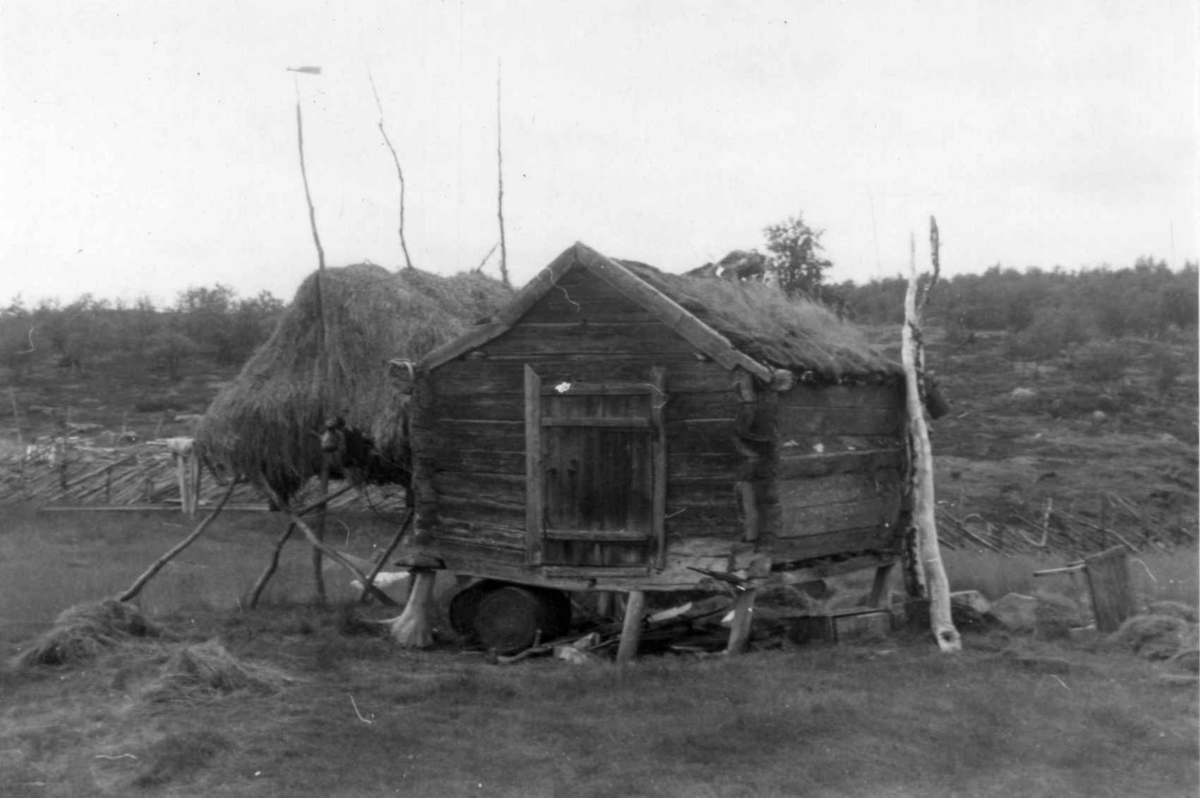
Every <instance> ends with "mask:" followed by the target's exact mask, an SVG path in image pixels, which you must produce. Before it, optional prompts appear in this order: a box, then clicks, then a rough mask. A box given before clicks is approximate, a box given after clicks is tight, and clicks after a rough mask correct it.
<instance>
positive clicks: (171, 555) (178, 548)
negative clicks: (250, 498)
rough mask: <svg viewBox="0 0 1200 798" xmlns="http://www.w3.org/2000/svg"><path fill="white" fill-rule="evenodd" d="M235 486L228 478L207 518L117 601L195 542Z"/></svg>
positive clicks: (139, 588)
mask: <svg viewBox="0 0 1200 798" xmlns="http://www.w3.org/2000/svg"><path fill="white" fill-rule="evenodd" d="M236 487H237V480H230V481H229V487H228V488H226V489H225V493H224V494H223V495H222V496H221V500H220V501H219V502H217V506H216V507H214V508H213V511H212V512H211V513H209V515H208V517H207V518H205V519H204V520H203V521H201V522H200V525H199V526H197V527H196V530H195V531H194V532H192V534H190V535H188V536H187V537H186V538H184V539H183V540H181V541H179V543H178V544H177V545H176V546H175V547H174V548H172V549H171V550H170V551H168V552H167V553H166V554H164V555H163V556H161V557H159V558H158V559H157V560H155V561H154V564H153V565H151V566H150V567H149V568H147V569H146V571H145V573H143V574H142V575H141V576H139V577H138V578H137V580H136V581H135V582H134V583H133V584H132V585H130V586H129V589H128V590H126V591H125V592H124V593H122V594H121V595H119V596H117V601H129V600H131V599H133V598H134V597H136V596H137V594H138V593H141V592H142V588H143V587H145V586H146V583H147V582H149V581H150V580H151V579H153V578H154V575H155V574H156V573H158V572H159V571H161V570H162V569H163V566H164V565H166V564H167V563H169V562H170V561H171V560H173V559H175V557H177V556H178V555H179V554H181V553H182V552H183V550H184V549H186V548H187V547H188V546H190V545H192V544H193V543H195V542H196V538H198V537H200V535H202V534H203V533H204V530H206V529H208V525H209V524H211V523H212V522H213V520H214V519H215V518H216V517H217V516H218V515H220V514H221V508H223V507H224V506H225V502H227V501H229V497H230V496H232V495H233V489H234V488H236Z"/></svg>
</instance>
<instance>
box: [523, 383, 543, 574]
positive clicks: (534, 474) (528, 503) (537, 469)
mask: <svg viewBox="0 0 1200 798" xmlns="http://www.w3.org/2000/svg"><path fill="white" fill-rule="evenodd" d="M545 485H546V476H545V470H544V465H543V462H542V378H541V377H540V376H538V373H537V372H536V371H534V370H533V369H532V368H530V367H529V366H528V365H527V366H525V562H526V563H527V564H528V565H540V564H541V562H542V535H543V532H544V531H545V518H546V502H545Z"/></svg>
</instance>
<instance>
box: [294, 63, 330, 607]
mask: <svg viewBox="0 0 1200 798" xmlns="http://www.w3.org/2000/svg"><path fill="white" fill-rule="evenodd" d="M315 74H320V72H319V71H318V72H317V73H315ZM296 139H297V141H298V143H299V145H300V177H301V178H302V179H303V180H304V199H305V201H307V202H308V224H309V227H311V228H312V236H313V243H314V244H316V246H317V282H316V291H315V294H316V298H317V311H318V314H319V316H320V319H321V328H320V340H319V341H318V345H317V370H316V373H315V375H314V376H313V387H314V389H315V391H316V395H317V408H318V416H319V417H320V419H321V421H322V423H324V421H325V415H326V413H325V392H326V391H327V390H328V388H329V381H330V380H331V379H332V376H333V375H331V374H330V373H329V351H328V350H329V325H328V323H327V321H326V318H325V296H324V290H323V286H322V282H323V280H324V279H325V249H324V248H323V247H322V246H321V236H320V234H319V233H318V232H317V211H316V209H315V208H314V207H313V201H312V192H311V191H310V190H309V187H308V170H307V169H306V168H305V165H304V117H303V115H302V114H301V112H300V83H299V81H298V80H297V81H296ZM328 475H329V456H328V455H327V454H326V453H325V452H324V451H322V452H321V494H322V495H325V494H326V493H327V492H328V489H329V476H328ZM315 526H316V533H315V534H316V539H317V540H318V541H321V540H323V539H324V537H325V505H324V504H322V505H321V506H320V508H319V509H318V512H317V518H316V524H315ZM321 565H322V563H321V548H320V547H319V546H314V547H313V552H312V569H313V581H314V583H315V586H316V590H317V599H318V600H319V601H320V602H321V603H322V604H324V603H325V576H324V572H323V571H322V569H321Z"/></svg>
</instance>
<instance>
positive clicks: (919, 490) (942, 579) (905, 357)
mask: <svg viewBox="0 0 1200 798" xmlns="http://www.w3.org/2000/svg"><path fill="white" fill-rule="evenodd" d="M930 224H931V232H930V242H931V244H932V247H933V253H934V254H933V265H934V274H933V282H936V280H937V277H938V274H937V271H938V266H939V263H938V255H937V251H938V236H937V222H936V221H934V220H933V219H932V218H931V219H930ZM933 282H931V283H930V286H929V287H930V288H932V287H933ZM917 284H918V274H917V257H916V243H915V242H914V241H911V240H910V245H909V275H908V291H907V292H906V293H905V296H904V328H903V332H902V333H901V339H902V349H901V362H902V363H903V365H904V379H905V388H906V390H905V395H906V404H905V407H906V410H907V416H908V437H909V441H910V446H911V453H912V465H911V467H910V473H911V488H912V522H913V525H914V526H915V528H916V535H917V552H918V559H919V568H920V569H921V571H922V572H923V575H924V582H925V585H926V588H927V589H928V593H929V595H928V598H929V620H930V626H931V628H932V630H933V634H934V636H935V637H936V638H937V643H938V647H939V648H941V649H942V651H944V652H947V653H949V652H954V651H961V650H962V639H961V638H960V637H959V634H958V630H957V629H955V628H954V622H953V620H952V619H951V617H950V584H949V581H948V580H947V578H946V569H945V567H944V566H943V565H942V555H941V551H940V549H939V547H938V538H937V521H936V520H935V518H934V512H935V510H936V504H935V503H934V493H933V450H932V447H931V446H930V444H929V428H928V427H927V426H926V424H925V408H924V403H923V401H922V390H921V386H922V385H923V378H924V374H923V373H921V365H922V364H923V362H924V359H923V344H922V340H921V313H920V309H919V308H921V307H923V306H924V301H923V300H922V301H921V302H919V303H918V299H917V294H918V286H917ZM924 298H926V299H927V298H928V292H926V294H925V297H924Z"/></svg>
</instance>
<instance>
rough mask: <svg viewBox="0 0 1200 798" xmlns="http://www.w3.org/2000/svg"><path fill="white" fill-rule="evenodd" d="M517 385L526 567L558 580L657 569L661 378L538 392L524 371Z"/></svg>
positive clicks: (661, 508)
mask: <svg viewBox="0 0 1200 798" xmlns="http://www.w3.org/2000/svg"><path fill="white" fill-rule="evenodd" d="M525 381H526V384H525V413H526V419H525V422H526V460H527V474H526V476H527V477H528V479H529V489H528V494H527V497H528V505H527V508H526V535H527V538H526V542H527V544H528V560H529V562H530V563H531V564H536V565H543V566H546V567H547V568H549V569H554V570H558V569H562V570H564V572H565V571H569V570H578V569H584V570H591V569H604V570H605V572H607V573H614V572H615V571H614V570H613V569H623V570H627V571H630V572H639V573H644V572H646V571H647V570H648V569H649V567H650V566H651V565H658V566H659V567H661V564H662V562H663V556H664V554H665V546H664V540H663V530H664V524H663V516H664V512H665V509H666V452H665V440H666V437H665V430H664V428H663V424H662V407H663V403H664V402H665V399H666V397H665V394H664V393H663V373H662V369H658V368H656V369H653V370H652V373H651V375H650V376H649V379H647V380H645V381H641V382H596V383H560V384H558V385H542V382H541V379H540V378H539V377H538V375H537V373H536V372H534V370H533V369H532V368H529V367H526V370H525Z"/></svg>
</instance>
